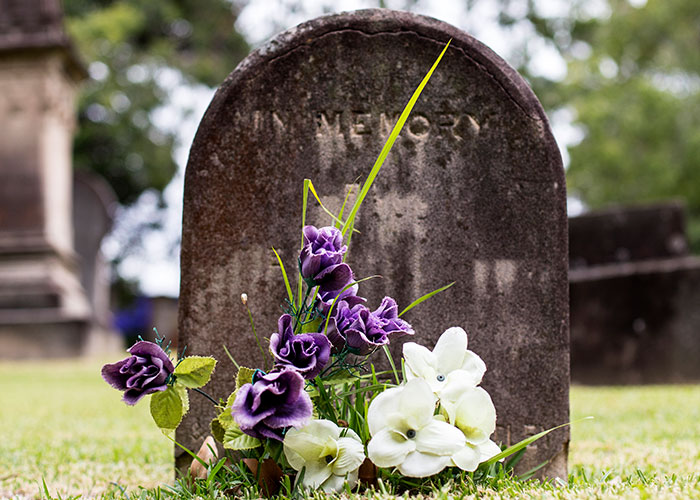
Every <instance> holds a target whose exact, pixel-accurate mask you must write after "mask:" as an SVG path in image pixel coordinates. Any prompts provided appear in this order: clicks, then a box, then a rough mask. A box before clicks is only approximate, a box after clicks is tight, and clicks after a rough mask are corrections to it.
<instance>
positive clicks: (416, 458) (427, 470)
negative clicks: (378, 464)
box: [398, 451, 451, 477]
mask: <svg viewBox="0 0 700 500" xmlns="http://www.w3.org/2000/svg"><path fill="white" fill-rule="evenodd" d="M450 462H451V459H450V456H449V455H446V456H438V455H431V454H430V453H421V452H419V451H414V452H411V453H409V454H408V456H407V457H406V459H405V460H404V461H403V462H402V463H400V464H399V465H398V469H399V472H400V473H401V474H403V475H404V476H408V477H428V476H432V475H433V474H437V473H438V472H440V471H441V470H442V469H444V468H445V467H447V466H448V465H449V464H450Z"/></svg>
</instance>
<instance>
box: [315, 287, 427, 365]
mask: <svg viewBox="0 0 700 500" xmlns="http://www.w3.org/2000/svg"><path fill="white" fill-rule="evenodd" d="M399 335H413V328H411V325H409V324H408V323H407V322H406V321H404V320H402V319H401V318H399V315H398V307H397V305H396V301H395V300H394V299H392V298H391V297H384V300H382V303H381V305H380V306H379V307H378V308H377V309H376V310H375V311H370V310H369V308H368V307H367V306H365V305H363V304H357V305H355V306H353V307H350V305H349V304H348V303H347V302H345V301H341V302H340V303H339V305H338V309H337V312H336V313H335V314H334V315H333V316H332V317H331V321H330V322H329V325H328V338H329V339H330V341H331V343H332V344H333V346H334V347H335V348H336V349H342V347H343V346H347V348H348V350H350V352H353V353H355V354H359V355H362V356H364V355H367V354H369V353H371V352H372V351H374V350H375V349H376V348H377V347H381V346H383V345H384V344H388V343H389V338H390V336H393V337H397V336H399Z"/></svg>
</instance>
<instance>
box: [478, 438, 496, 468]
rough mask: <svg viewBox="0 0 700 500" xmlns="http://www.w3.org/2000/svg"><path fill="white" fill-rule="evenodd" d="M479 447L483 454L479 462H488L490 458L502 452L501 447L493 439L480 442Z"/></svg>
mask: <svg viewBox="0 0 700 500" xmlns="http://www.w3.org/2000/svg"><path fill="white" fill-rule="evenodd" d="M478 447H479V453H480V454H481V458H480V459H479V463H481V462H486V461H487V460H488V459H490V458H492V457H495V456H496V455H498V454H499V453H500V452H501V447H500V446H498V445H497V444H496V443H494V442H493V441H491V440H490V439H489V440H488V441H484V442H483V443H480V444H479V445H478Z"/></svg>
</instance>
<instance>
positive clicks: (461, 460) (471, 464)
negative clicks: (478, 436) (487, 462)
mask: <svg viewBox="0 0 700 500" xmlns="http://www.w3.org/2000/svg"><path fill="white" fill-rule="evenodd" d="M482 461H483V460H481V453H480V450H479V448H478V447H477V446H474V445H471V444H467V445H466V446H464V448H462V449H461V450H459V451H458V452H457V453H455V454H454V455H452V462H453V463H454V464H455V465H456V466H457V467H459V468H460V469H462V470H466V471H469V472H471V471H474V470H476V468H477V467H479V463H481V462H482Z"/></svg>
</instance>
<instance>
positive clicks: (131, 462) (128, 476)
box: [0, 361, 700, 500]
mask: <svg viewBox="0 0 700 500" xmlns="http://www.w3.org/2000/svg"><path fill="white" fill-rule="evenodd" d="M100 366H101V363H100V362H97V361H92V362H66V361H64V362H42V363H37V362H32V363H2V364H0V431H1V433H2V436H3V441H2V446H0V498H41V497H42V495H43V494H44V493H43V492H44V487H43V484H42V480H43V481H45V482H46V486H47V489H48V491H49V493H50V495H51V496H53V497H58V496H59V495H60V496H61V497H62V498H67V497H70V496H78V495H80V496H82V497H85V498H91V497H112V496H117V497H120V496H123V494H122V489H124V490H125V491H126V492H127V494H128V495H129V498H130V499H131V500H134V499H135V498H138V497H140V496H144V497H150V498H155V497H158V496H159V494H161V493H162V492H164V491H167V490H165V489H161V490H158V489H156V490H153V488H156V487H157V486H159V485H164V484H172V483H173V475H172V469H171V462H170V460H171V454H172V444H171V442H170V441H169V440H168V439H166V438H165V437H164V436H163V435H162V434H161V433H160V432H159V431H158V430H157V429H156V428H155V426H154V425H153V422H152V421H151V420H150V415H149V414H148V405H147V404H144V403H141V404H139V405H137V406H136V407H126V406H125V405H124V404H123V403H121V401H120V395H119V393H118V392H116V391H114V390H113V389H111V388H110V387H108V386H107V385H106V384H105V383H104V382H103V381H102V379H101V378H100V376H99V368H100ZM571 407H572V419H573V420H575V419H577V418H580V417H584V416H588V415H592V416H594V417H595V419H594V420H588V421H584V422H581V423H578V424H575V425H574V426H573V429H572V443H571V454H570V460H569V463H570V467H569V471H570V477H569V481H568V484H549V485H541V484H537V483H526V484H518V483H514V482H506V483H504V484H503V485H501V486H499V487H498V488H497V489H495V490H492V489H487V490H483V491H480V492H479V497H482V498H512V497H520V498H700V474H699V471H700V385H696V386H651V387H630V388H618V387H605V388H592V387H573V388H572V390H571ZM141 488H145V489H147V491H145V490H142V489H141ZM367 497H369V498H386V497H387V496H386V495H383V494H381V493H373V494H368V495H367ZM434 497H435V498H452V497H455V498H459V497H460V494H459V492H458V491H454V490H452V491H448V492H439V491H436V492H435V495H434Z"/></svg>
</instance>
